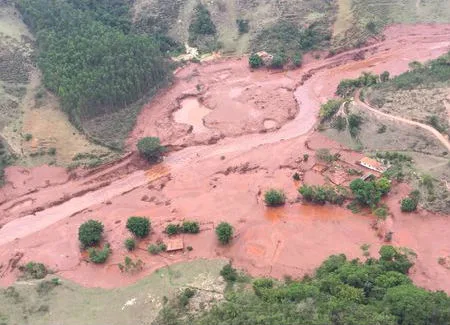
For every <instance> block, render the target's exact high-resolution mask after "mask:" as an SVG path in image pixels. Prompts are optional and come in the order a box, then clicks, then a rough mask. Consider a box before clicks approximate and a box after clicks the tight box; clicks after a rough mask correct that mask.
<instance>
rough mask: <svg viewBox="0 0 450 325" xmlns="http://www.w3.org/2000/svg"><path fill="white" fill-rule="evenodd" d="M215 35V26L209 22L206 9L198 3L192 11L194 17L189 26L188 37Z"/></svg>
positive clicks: (209, 17) (208, 14)
mask: <svg viewBox="0 0 450 325" xmlns="http://www.w3.org/2000/svg"><path fill="white" fill-rule="evenodd" d="M215 33H216V26H215V25H214V23H213V21H212V20H211V15H210V13H209V11H208V9H207V8H206V7H205V6H204V5H203V4H201V3H199V4H198V5H197V6H196V7H195V9H194V15H193V17H192V21H191V23H190V25H189V35H190V37H195V36H196V35H214V34H215Z"/></svg>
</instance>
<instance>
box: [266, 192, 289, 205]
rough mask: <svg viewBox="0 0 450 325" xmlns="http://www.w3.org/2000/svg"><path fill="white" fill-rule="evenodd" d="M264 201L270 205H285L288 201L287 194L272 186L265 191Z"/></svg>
mask: <svg viewBox="0 0 450 325" xmlns="http://www.w3.org/2000/svg"><path fill="white" fill-rule="evenodd" d="M264 202H265V203H266V205H267V206H269V207H276V206H280V205H284V203H285V202H286V195H285V194H284V192H283V191H281V190H276V189H273V188H272V189H270V190H268V191H267V192H266V193H264Z"/></svg>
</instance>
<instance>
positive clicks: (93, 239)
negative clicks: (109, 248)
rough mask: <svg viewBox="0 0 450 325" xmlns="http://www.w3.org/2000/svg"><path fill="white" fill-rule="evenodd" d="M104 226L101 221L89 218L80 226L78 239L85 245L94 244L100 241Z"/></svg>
mask: <svg viewBox="0 0 450 325" xmlns="http://www.w3.org/2000/svg"><path fill="white" fill-rule="evenodd" d="M103 229H104V226H103V224H102V223H101V222H100V221H97V220H92V219H91V220H88V221H86V222H85V223H83V224H82V225H81V226H80V227H79V228H78V239H79V241H80V243H81V245H82V246H83V247H89V246H94V245H96V244H98V243H99V242H100V240H101V239H102V235H103Z"/></svg>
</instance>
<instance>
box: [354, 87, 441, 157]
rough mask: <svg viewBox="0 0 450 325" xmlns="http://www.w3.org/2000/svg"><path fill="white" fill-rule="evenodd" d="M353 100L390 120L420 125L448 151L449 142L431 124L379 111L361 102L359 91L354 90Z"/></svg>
mask: <svg viewBox="0 0 450 325" xmlns="http://www.w3.org/2000/svg"><path fill="white" fill-rule="evenodd" d="M355 102H356V103H357V104H358V105H359V106H361V107H363V108H365V109H367V110H368V111H370V112H372V113H375V114H376V115H379V116H382V117H384V118H387V119H389V120H391V121H399V122H402V123H406V124H409V125H413V126H417V127H420V128H421V129H424V130H426V131H428V132H430V133H432V134H433V135H434V136H435V137H436V138H437V139H438V140H439V141H440V142H441V143H442V145H443V146H444V147H445V148H447V150H448V151H449V152H450V142H449V140H448V139H447V138H446V137H445V136H444V135H443V134H442V133H440V132H439V131H438V130H436V129H435V128H433V127H432V126H430V125H427V124H423V123H420V122H416V121H412V120H408V119H406V118H403V117H400V116H395V115H391V114H387V113H384V112H381V111H379V110H377V109H376V108H374V107H372V106H370V105H368V104H367V103H365V102H363V101H362V100H361V98H360V94H359V91H358V92H356V94H355Z"/></svg>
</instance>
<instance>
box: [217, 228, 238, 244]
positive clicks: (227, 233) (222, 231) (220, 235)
mask: <svg viewBox="0 0 450 325" xmlns="http://www.w3.org/2000/svg"><path fill="white" fill-rule="evenodd" d="M233 232H234V230H233V227H232V226H231V225H230V224H229V223H227V222H221V223H219V225H218V226H217V228H216V235H217V239H218V240H219V242H220V243H221V244H222V245H226V244H228V243H229V242H230V241H231V239H232V237H233Z"/></svg>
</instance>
